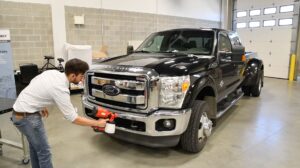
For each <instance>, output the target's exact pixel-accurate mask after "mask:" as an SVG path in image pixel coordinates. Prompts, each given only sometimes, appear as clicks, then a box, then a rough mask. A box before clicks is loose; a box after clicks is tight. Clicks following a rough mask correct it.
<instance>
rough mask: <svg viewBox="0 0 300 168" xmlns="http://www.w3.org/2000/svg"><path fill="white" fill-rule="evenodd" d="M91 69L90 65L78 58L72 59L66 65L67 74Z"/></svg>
mask: <svg viewBox="0 0 300 168" xmlns="http://www.w3.org/2000/svg"><path fill="white" fill-rule="evenodd" d="M88 69H89V65H88V64H87V63H86V62H84V61H82V60H80V59H77V58H74V59H70V60H69V61H67V62H66V65H65V74H66V75H70V74H71V73H74V74H75V75H78V74H80V73H81V74H84V73H85V72H86V71H87V70H88Z"/></svg>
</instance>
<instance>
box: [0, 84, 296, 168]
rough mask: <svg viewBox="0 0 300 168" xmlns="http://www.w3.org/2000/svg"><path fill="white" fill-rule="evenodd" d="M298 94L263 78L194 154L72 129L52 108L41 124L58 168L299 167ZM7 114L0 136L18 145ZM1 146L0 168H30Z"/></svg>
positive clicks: (1, 121)
mask: <svg viewBox="0 0 300 168" xmlns="http://www.w3.org/2000/svg"><path fill="white" fill-rule="evenodd" d="M299 93H300V83H296V82H293V83H289V82H288V81H287V80H279V79H270V78H266V79H265V87H264V88H263V91H262V94H261V97H259V98H252V97H251V98H249V97H244V98H243V99H242V100H240V101H239V103H238V104H237V105H236V106H234V107H233V108H232V109H231V110H230V111H228V113H226V114H225V115H224V116H223V117H222V118H221V120H220V122H219V124H218V126H217V127H216V129H215V130H214V133H213V134H212V136H211V137H210V138H209V140H208V143H207V145H206V146H205V148H204V150H203V151H202V152H200V153H199V154H186V153H184V152H183V151H181V150H180V149H177V148H167V149H152V148H146V147H143V146H138V145H134V144H127V143H125V142H122V141H118V140H115V139H112V138H110V137H107V136H105V135H102V134H96V133H94V132H93V131H92V130H91V129H90V128H88V127H81V126H76V125H73V124H71V123H69V122H67V121H65V120H64V119H63V116H62V114H61V113H60V112H59V111H58V109H57V108H56V107H52V108H50V109H49V110H50V116H49V118H48V119H46V120H45V123H46V124H45V125H46V129H47V133H48V138H49V142H50V145H51V147H52V154H53V164H54V167H58V168H98V167H105V168H112V167H134V168H142V167H149V168H150V167H152V168H153V167H157V168H160V167H163V168H165V167H170V168H171V167H172V168H174V167H182V168H194V167H203V168H219V167H222V168H241V167H242V168H247V167H249V168H253V167H259V168H270V167H272V168H279V167H280V168H285V167H289V168H299V167H300V159H299V158H300V150H299V149H300V133H299V129H300V94H299ZM72 101H73V103H74V104H75V105H76V106H78V109H81V104H80V96H79V95H74V96H72ZM80 113H81V114H82V112H81V111H80ZM9 115H10V114H5V115H2V116H0V128H1V129H2V131H3V136H5V137H6V138H9V139H12V140H16V141H19V134H18V133H17V131H16V129H15V128H14V127H13V126H12V125H11V123H10V122H9ZM3 148H4V149H3V150H4V154H3V156H0V167H1V168H8V167H9V168H24V167H26V168H27V167H30V166H29V165H27V166H24V165H22V164H21V163H20V160H21V158H22V153H21V151H19V150H17V149H13V148H11V147H6V146H4V147H3Z"/></svg>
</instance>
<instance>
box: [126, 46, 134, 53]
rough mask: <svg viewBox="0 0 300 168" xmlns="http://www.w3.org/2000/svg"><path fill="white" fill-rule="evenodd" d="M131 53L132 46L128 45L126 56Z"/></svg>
mask: <svg viewBox="0 0 300 168" xmlns="http://www.w3.org/2000/svg"><path fill="white" fill-rule="evenodd" d="M132 53H133V46H131V45H129V46H127V55H129V54H132Z"/></svg>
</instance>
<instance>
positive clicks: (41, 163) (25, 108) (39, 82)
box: [12, 59, 106, 168]
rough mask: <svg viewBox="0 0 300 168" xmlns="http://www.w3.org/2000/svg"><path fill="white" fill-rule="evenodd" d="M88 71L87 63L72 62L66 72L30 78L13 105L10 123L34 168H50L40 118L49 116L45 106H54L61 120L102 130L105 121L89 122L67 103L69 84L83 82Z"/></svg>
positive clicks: (48, 150) (69, 101) (48, 73)
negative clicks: (25, 144) (22, 139)
mask: <svg viewBox="0 0 300 168" xmlns="http://www.w3.org/2000/svg"><path fill="white" fill-rule="evenodd" d="M88 69H89V66H88V64H87V63H86V62H84V61H81V60H79V59H71V60H69V61H67V62H66V65H65V73H61V72H59V71H57V70H48V71H45V72H43V73H42V74H40V75H38V76H36V77H35V78H34V79H32V81H31V82H30V84H29V85H28V86H27V87H26V88H25V89H24V90H23V91H22V92H21V93H20V95H19V96H18V98H17V100H16V102H15V104H14V106H13V109H14V112H13V114H12V121H13V123H14V125H15V126H16V127H17V128H18V129H19V130H20V131H21V132H22V133H23V134H24V135H25V136H26V138H27V140H28V142H29V147H30V159H31V165H32V167H33V168H52V167H53V165H52V161H51V153H50V147H49V144H48V141H47V135H46V132H45V129H44V125H43V122H42V119H41V118H42V117H48V114H49V113H48V110H47V108H46V107H47V106H49V105H52V104H56V105H57V106H58V108H59V110H60V111H61V112H62V113H63V114H64V117H65V118H66V119H67V120H69V121H71V122H72V123H74V124H77V125H82V126H98V127H105V125H106V120H92V119H88V118H85V117H81V116H78V114H77V110H76V108H74V107H73V105H72V103H71V100H70V91H69V83H70V82H72V83H75V84H77V83H79V82H80V81H83V80H84V74H85V72H86V71H87V70H88Z"/></svg>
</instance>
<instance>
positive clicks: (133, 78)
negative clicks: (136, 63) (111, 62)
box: [94, 73, 136, 80]
mask: <svg viewBox="0 0 300 168" xmlns="http://www.w3.org/2000/svg"><path fill="white" fill-rule="evenodd" d="M94 76H97V77H104V78H109V79H123V80H136V76H124V75H116V74H105V73H95V75H94Z"/></svg>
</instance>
